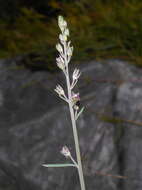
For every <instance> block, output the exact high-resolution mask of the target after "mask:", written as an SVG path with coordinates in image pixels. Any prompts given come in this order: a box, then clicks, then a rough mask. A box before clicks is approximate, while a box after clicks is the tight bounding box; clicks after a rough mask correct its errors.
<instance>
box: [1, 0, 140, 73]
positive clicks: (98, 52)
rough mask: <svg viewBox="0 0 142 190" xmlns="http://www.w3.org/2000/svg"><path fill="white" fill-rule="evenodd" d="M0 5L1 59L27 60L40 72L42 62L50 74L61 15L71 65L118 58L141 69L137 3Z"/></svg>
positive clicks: (14, 0)
mask: <svg viewBox="0 0 142 190" xmlns="http://www.w3.org/2000/svg"><path fill="white" fill-rule="evenodd" d="M0 4H1V6H0V57H1V58H3V57H4V58H5V57H15V56H17V55H31V56H30V60H32V61H31V62H33V59H34V61H35V63H37V62H36V61H37V60H38V61H39V62H38V64H35V65H36V66H35V67H39V68H42V67H43V65H42V62H43V61H45V62H46V63H47V64H46V67H47V68H48V69H50V70H54V64H53V62H54V58H53V57H54V56H55V48H54V47H55V44H56V43H57V38H58V33H59V30H58V27H57V16H58V15H59V14H61V15H63V16H65V17H66V19H67V21H68V23H69V28H70V30H71V39H72V42H73V45H74V46H75V49H76V51H75V53H74V61H82V60H88V59H92V58H95V59H104V58H105V59H106V58H120V59H125V60H129V61H130V62H133V63H134V64H137V65H139V66H141V57H142V45H141V44H142V2H141V1H139V0H118V1H114V0H73V1H69V0H68V1H67V0H64V1H63V0H60V1H58V0H48V1H47V0H42V1H36V0H35V1H32V0H29V1H24V0H7V1H3V0H1V2H0ZM30 60H29V62H28V63H27V64H28V65H29V64H30ZM31 64H32V65H33V63H31ZM37 65H38V66H37ZM33 66H34V65H33ZM44 66H45V64H44ZM44 69H46V68H44Z"/></svg>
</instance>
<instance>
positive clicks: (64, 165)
mask: <svg viewBox="0 0 142 190" xmlns="http://www.w3.org/2000/svg"><path fill="white" fill-rule="evenodd" d="M42 166H44V167H47V168H61V167H70V166H72V167H76V165H74V164H43V165H42Z"/></svg>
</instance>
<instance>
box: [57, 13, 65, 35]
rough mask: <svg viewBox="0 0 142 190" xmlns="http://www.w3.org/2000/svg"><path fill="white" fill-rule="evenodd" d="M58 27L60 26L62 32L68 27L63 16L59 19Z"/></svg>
mask: <svg viewBox="0 0 142 190" xmlns="http://www.w3.org/2000/svg"><path fill="white" fill-rule="evenodd" d="M58 25H59V27H60V29H61V31H62V32H63V31H64V30H65V28H66V27H67V22H66V21H65V20H64V18H63V17H62V16H59V17H58Z"/></svg>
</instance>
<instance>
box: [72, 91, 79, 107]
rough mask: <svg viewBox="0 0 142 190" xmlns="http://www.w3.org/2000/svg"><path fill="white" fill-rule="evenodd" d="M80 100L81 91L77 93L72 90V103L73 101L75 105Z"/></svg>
mask: <svg viewBox="0 0 142 190" xmlns="http://www.w3.org/2000/svg"><path fill="white" fill-rule="evenodd" d="M79 101H80V96H79V93H76V94H75V93H74V92H72V103H73V105H75V104H76V103H77V102H79Z"/></svg>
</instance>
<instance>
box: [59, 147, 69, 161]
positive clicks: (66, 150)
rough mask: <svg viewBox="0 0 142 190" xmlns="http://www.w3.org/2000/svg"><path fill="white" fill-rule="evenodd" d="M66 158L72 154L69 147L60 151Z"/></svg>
mask: <svg viewBox="0 0 142 190" xmlns="http://www.w3.org/2000/svg"><path fill="white" fill-rule="evenodd" d="M60 152H61V154H63V155H64V156H65V157H66V158H68V157H71V153H70V151H69V149H68V147H67V146H63V148H62V150H61V151H60Z"/></svg>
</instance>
